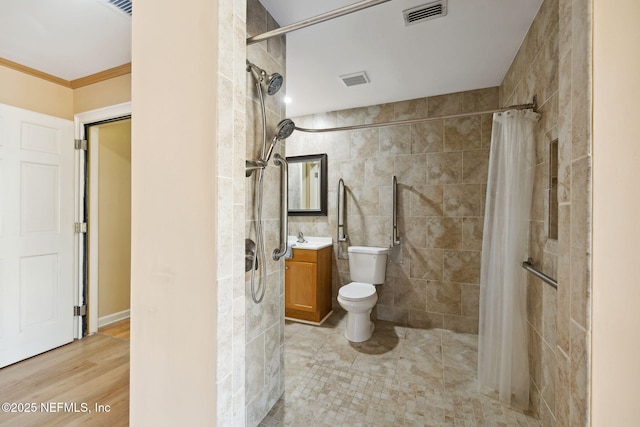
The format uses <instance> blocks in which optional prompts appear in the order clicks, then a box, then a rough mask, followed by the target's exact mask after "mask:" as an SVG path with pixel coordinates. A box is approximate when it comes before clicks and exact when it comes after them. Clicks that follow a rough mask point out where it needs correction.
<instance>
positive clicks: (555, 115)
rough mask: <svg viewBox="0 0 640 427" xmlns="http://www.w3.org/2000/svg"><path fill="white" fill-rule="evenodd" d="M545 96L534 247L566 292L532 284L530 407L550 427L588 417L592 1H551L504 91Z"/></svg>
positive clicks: (512, 98) (513, 98) (504, 95)
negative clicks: (554, 163) (552, 147)
mask: <svg viewBox="0 0 640 427" xmlns="http://www.w3.org/2000/svg"><path fill="white" fill-rule="evenodd" d="M535 94H537V95H538V102H539V104H540V105H541V108H540V112H541V113H542V117H541V120H540V122H539V124H538V134H537V144H536V147H537V149H536V154H537V160H538V161H537V167H536V180H535V184H534V199H533V206H532V211H531V223H530V224H531V228H530V236H531V239H530V249H529V254H530V256H531V257H532V258H533V261H534V264H535V265H536V267H537V268H539V269H540V270H542V271H543V272H544V273H546V274H547V275H550V276H552V277H555V278H557V280H558V290H557V291H555V290H554V289H552V288H550V287H549V286H547V285H546V284H544V283H543V282H541V281H540V280H538V279H536V278H534V277H533V276H529V284H528V310H527V311H528V320H529V364H530V374H531V379H532V382H531V403H532V409H533V410H534V411H535V412H536V413H538V414H539V416H540V419H541V421H542V424H543V425H545V426H555V425H558V426H569V425H571V426H573V425H576V426H585V425H588V422H589V417H588V412H589V404H588V402H589V375H588V373H589V358H590V349H589V342H590V330H591V324H590V313H591V301H590V295H591V292H590V288H591V268H590V265H591V259H590V256H591V255H590V253H591V249H590V248H591V231H590V230H591V215H592V211H591V202H590V201H591V102H592V101H591V1H590V0H545V1H544V3H543V4H542V6H541V8H540V11H539V13H538V16H537V17H536V19H535V21H534V23H533V25H532V27H531V29H530V31H529V33H528V35H527V37H526V39H525V41H524V42H523V44H522V46H521V48H520V51H519V52H518V54H517V56H516V58H515V60H514V62H513V64H512V65H511V68H510V70H509V72H508V73H507V75H506V77H505V79H504V81H503V83H502V85H501V87H500V100H501V105H508V104H512V103H520V102H526V100H528V99H531V97H532V96H533V95H535ZM556 138H558V151H559V165H558V167H559V171H558V202H559V209H558V210H559V223H558V240H557V241H552V240H550V239H548V238H547V236H548V216H547V215H548V211H549V197H548V192H547V189H548V188H549V181H548V171H549V164H548V162H549V143H550V142H551V141H553V140H554V139H556Z"/></svg>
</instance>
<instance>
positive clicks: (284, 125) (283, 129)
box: [275, 119, 296, 139]
mask: <svg viewBox="0 0 640 427" xmlns="http://www.w3.org/2000/svg"><path fill="white" fill-rule="evenodd" d="M295 128H296V124H295V123H293V120H291V119H284V120H282V121H281V122H280V123H278V126H277V127H276V135H275V137H276V138H277V139H286V138H289V137H290V136H291V134H292V133H293V131H294V130H295Z"/></svg>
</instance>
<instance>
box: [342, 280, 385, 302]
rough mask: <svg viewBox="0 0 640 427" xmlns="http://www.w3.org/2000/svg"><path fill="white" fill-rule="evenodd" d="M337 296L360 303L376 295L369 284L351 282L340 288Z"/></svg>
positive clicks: (373, 287)
mask: <svg viewBox="0 0 640 427" xmlns="http://www.w3.org/2000/svg"><path fill="white" fill-rule="evenodd" d="M338 294H339V295H340V297H341V298H344V299H345V300H348V301H360V300H363V299H367V298H370V297H372V296H373V295H375V294H376V287H375V286H373V285H372V284H371V283H361V282H351V283H349V284H348V285H345V286H343V287H341V288H340V290H339V291H338Z"/></svg>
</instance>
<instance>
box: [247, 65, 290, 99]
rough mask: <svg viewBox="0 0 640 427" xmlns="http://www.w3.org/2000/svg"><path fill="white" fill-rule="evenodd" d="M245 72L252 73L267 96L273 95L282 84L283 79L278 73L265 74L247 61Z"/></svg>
mask: <svg viewBox="0 0 640 427" xmlns="http://www.w3.org/2000/svg"><path fill="white" fill-rule="evenodd" d="M247 71H253V72H254V73H255V74H256V77H257V78H258V82H260V83H261V84H263V85H264V86H265V87H266V89H267V94H268V95H275V94H276V93H277V92H278V91H279V90H280V88H281V87H282V83H284V79H283V78H282V76H281V75H280V74H279V73H273V74H267V72H266V71H265V70H263V69H262V68H260V67H258V66H257V65H255V64H252V63H251V62H249V61H247Z"/></svg>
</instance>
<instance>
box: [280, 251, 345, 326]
mask: <svg viewBox="0 0 640 427" xmlns="http://www.w3.org/2000/svg"><path fill="white" fill-rule="evenodd" d="M332 254H333V248H332V247H326V248H322V249H319V250H307V249H296V248H294V249H293V257H292V258H289V259H287V260H285V263H284V268H285V270H284V315H285V317H286V318H287V319H290V320H299V321H305V322H311V323H314V324H316V323H318V324H319V323H322V321H323V320H324V319H325V318H326V317H327V316H328V315H329V314H330V313H331V256H332Z"/></svg>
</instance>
